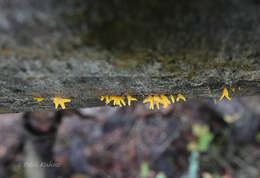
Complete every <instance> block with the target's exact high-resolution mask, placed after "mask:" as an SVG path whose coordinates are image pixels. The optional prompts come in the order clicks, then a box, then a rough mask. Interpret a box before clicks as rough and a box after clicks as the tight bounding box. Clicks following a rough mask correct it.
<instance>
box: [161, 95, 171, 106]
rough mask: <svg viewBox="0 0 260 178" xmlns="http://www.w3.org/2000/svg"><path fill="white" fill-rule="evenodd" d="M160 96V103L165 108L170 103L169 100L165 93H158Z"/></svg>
mask: <svg viewBox="0 0 260 178" xmlns="http://www.w3.org/2000/svg"><path fill="white" fill-rule="evenodd" d="M160 97H161V104H162V105H163V107H164V108H167V106H168V105H169V104H171V102H170V100H169V99H168V98H167V97H166V96H165V95H160Z"/></svg>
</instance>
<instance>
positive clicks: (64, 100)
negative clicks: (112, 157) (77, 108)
mask: <svg viewBox="0 0 260 178" xmlns="http://www.w3.org/2000/svg"><path fill="white" fill-rule="evenodd" d="M33 99H34V100H36V101H38V102H42V101H43V100H44V98H42V97H34V98H33ZM51 99H52V101H53V103H54V104H55V109H58V107H59V106H61V108H62V109H66V106H65V103H70V102H71V99H67V98H62V97H55V98H51Z"/></svg>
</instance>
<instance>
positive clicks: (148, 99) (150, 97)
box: [143, 95, 154, 109]
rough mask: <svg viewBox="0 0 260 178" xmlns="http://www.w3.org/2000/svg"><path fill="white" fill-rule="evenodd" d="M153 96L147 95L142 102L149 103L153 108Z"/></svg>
mask: <svg viewBox="0 0 260 178" xmlns="http://www.w3.org/2000/svg"><path fill="white" fill-rule="evenodd" d="M153 98H154V96H152V95H149V96H148V97H147V98H145V99H144V101H143V103H144V104H145V103H150V107H149V108H150V109H154V99H153Z"/></svg>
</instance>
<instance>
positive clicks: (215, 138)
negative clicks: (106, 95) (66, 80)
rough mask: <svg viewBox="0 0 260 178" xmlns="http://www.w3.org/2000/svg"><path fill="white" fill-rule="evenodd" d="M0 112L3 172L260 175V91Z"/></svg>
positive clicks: (15, 177)
mask: <svg viewBox="0 0 260 178" xmlns="http://www.w3.org/2000/svg"><path fill="white" fill-rule="evenodd" d="M147 108H148V107H147V106H145V105H140V104H136V105H134V106H131V107H124V108H117V107H110V106H106V107H97V108H84V109H78V110H63V111H57V112H50V111H38V112H32V113H19V114H4V115H0V177H1V178H5V177H11V178H36V177H37V178H40V177H48V178H52V177H53V178H54V177H62V178H63V177H64V178H90V177H93V178H99V177H100V178H109V177H111V178H132V177H133V178H136V177H138V178H139V177H140V178H154V177H156V178H166V177H167V178H179V177H181V178H197V177H203V178H244V177H246V178H259V177H260V149H259V148H260V97H259V96H254V97H244V98H232V101H221V102H218V103H217V104H214V103H213V102H212V101H211V100H205V101H201V102H198V101H190V102H179V103H176V104H174V105H171V106H169V107H168V108H166V109H161V110H159V111H158V110H154V111H151V110H149V109H147Z"/></svg>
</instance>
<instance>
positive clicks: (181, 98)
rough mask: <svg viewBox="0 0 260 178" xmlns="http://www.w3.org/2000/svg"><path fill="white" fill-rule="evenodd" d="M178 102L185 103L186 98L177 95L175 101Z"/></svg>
mask: <svg viewBox="0 0 260 178" xmlns="http://www.w3.org/2000/svg"><path fill="white" fill-rule="evenodd" d="M180 100H183V101H186V98H185V97H184V96H183V95H182V94H178V95H177V98H176V101H177V102H178V101H180Z"/></svg>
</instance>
